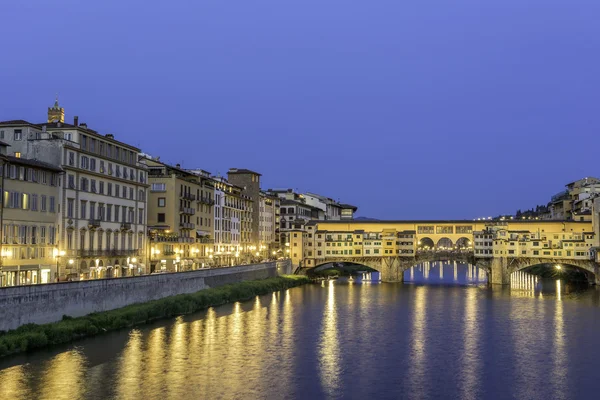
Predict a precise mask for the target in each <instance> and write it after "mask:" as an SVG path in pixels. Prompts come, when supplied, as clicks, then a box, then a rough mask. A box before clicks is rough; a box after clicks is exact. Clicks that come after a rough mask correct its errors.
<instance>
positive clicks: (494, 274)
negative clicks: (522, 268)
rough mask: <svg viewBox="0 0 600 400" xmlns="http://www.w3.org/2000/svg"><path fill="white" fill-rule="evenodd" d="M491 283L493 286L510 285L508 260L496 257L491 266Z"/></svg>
mask: <svg viewBox="0 0 600 400" xmlns="http://www.w3.org/2000/svg"><path fill="white" fill-rule="evenodd" d="M489 283H491V284H492V285H508V284H510V274H509V273H508V260H507V258H506V257H494V258H493V259H492V262H491V266H490V275H489Z"/></svg>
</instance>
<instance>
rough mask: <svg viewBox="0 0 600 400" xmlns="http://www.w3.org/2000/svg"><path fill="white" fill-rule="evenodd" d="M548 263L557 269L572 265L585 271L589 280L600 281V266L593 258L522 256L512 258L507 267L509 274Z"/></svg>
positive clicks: (550, 266)
mask: <svg viewBox="0 0 600 400" xmlns="http://www.w3.org/2000/svg"><path fill="white" fill-rule="evenodd" d="M544 264H546V265H548V268H556V267H557V266H559V267H560V269H559V268H556V270H557V271H558V270H562V269H563V268H564V267H571V268H575V269H577V270H580V271H583V272H584V273H585V275H586V276H587V278H588V281H589V282H594V283H596V284H599V283H600V267H598V265H597V264H596V263H595V262H593V261H592V260H565V259H559V258H557V259H554V258H522V259H518V258H515V259H512V260H511V261H510V262H509V265H508V267H507V273H508V276H509V277H510V275H511V274H512V273H514V272H518V271H522V270H524V269H528V268H531V267H535V266H537V265H544Z"/></svg>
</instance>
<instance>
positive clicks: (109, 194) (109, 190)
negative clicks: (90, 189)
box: [106, 182, 112, 196]
mask: <svg viewBox="0 0 600 400" xmlns="http://www.w3.org/2000/svg"><path fill="white" fill-rule="evenodd" d="M106 195H107V196H112V183H110V182H108V184H107V185H106Z"/></svg>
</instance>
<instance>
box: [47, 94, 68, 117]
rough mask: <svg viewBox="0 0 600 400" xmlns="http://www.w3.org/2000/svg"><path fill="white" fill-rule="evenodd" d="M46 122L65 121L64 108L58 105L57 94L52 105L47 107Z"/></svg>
mask: <svg viewBox="0 0 600 400" xmlns="http://www.w3.org/2000/svg"><path fill="white" fill-rule="evenodd" d="M48 122H63V123H64V122H65V109H64V108H62V107H60V106H59V105H58V96H56V100H55V101H54V106H52V107H48Z"/></svg>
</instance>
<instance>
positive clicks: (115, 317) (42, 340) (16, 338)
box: [0, 275, 309, 357]
mask: <svg viewBox="0 0 600 400" xmlns="http://www.w3.org/2000/svg"><path fill="white" fill-rule="evenodd" d="M308 282H309V279H308V278H307V277H305V276H295V275H294V276H290V275H287V276H279V277H277V278H268V279H263V280H258V281H245V282H240V283H234V284H231V285H225V286H220V287H217V288H213V289H205V290H201V291H199V292H196V293H192V294H180V295H177V296H171V297H165V298H164V299H160V300H154V301H150V302H147V303H142V304H133V305H130V306H126V307H123V308H119V309H116V310H111V311H105V312H100V313H92V314H89V315H86V316H84V317H79V318H73V317H69V316H68V315H63V318H62V320H61V321H58V322H54V323H51V324H44V325H36V324H27V325H23V326H20V327H19V328H17V329H15V330H11V331H7V332H0V357H1V356H5V355H9V354H14V353H19V352H23V351H30V350H34V349H39V348H42V347H46V346H49V345H54V344H60V343H68V342H71V341H73V340H77V339H81V338H84V337H89V336H94V335H97V334H99V333H103V332H108V331H111V330H116V329H121V328H128V327H131V326H134V325H138V324H143V323H148V322H151V321H154V320H156V319H160V318H168V317H173V316H176V315H181V314H189V313H192V312H195V311H199V310H202V309H205V308H208V307H214V306H219V305H222V304H225V303H229V302H233V301H244V300H249V299H251V298H252V297H254V296H257V295H263V294H267V293H270V292H273V291H278V290H284V289H288V288H291V287H295V286H300V285H303V284H305V283H308Z"/></svg>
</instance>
